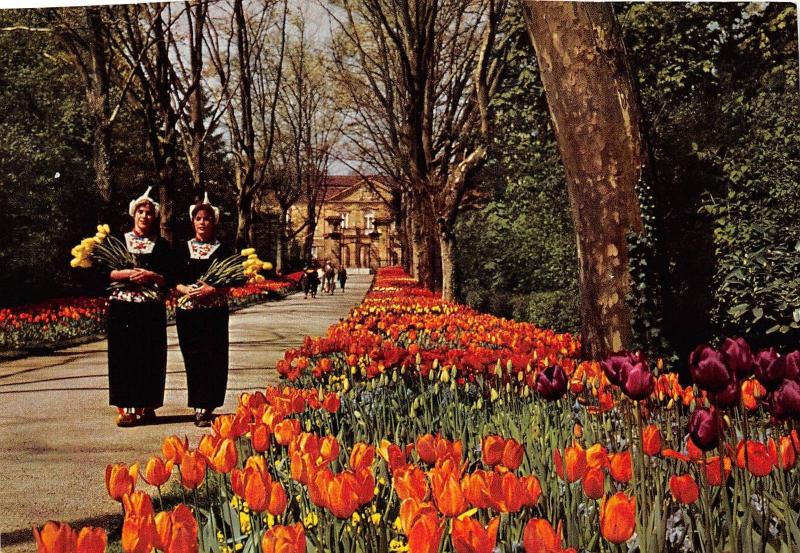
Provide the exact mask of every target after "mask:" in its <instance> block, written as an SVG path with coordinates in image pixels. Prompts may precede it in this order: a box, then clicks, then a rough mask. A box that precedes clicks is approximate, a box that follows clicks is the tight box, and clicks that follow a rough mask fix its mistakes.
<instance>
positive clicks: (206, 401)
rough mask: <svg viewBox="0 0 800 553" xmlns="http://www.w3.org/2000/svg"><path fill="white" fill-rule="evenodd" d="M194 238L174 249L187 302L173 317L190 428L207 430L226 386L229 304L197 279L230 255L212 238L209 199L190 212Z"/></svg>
mask: <svg viewBox="0 0 800 553" xmlns="http://www.w3.org/2000/svg"><path fill="white" fill-rule="evenodd" d="M189 217H190V218H191V221H192V226H193V227H194V233H195V234H194V238H192V239H191V240H188V241H187V242H186V243H184V244H180V245H179V246H178V248H177V252H176V253H177V256H176V257H177V259H178V268H177V271H178V274H177V281H178V283H179V284H178V285H177V289H178V292H180V293H181V294H183V295H184V296H186V297H187V299H186V300H185V301H180V302H178V306H177V309H176V313H175V318H176V323H177V327H178V341H179V342H180V347H181V353H182V354H183V362H184V366H185V367H186V383H187V387H188V390H189V407H193V408H194V410H195V425H197V426H209V425H210V424H211V420H212V413H213V411H214V409H215V408H217V407H219V406H221V405H222V404H223V403H224V402H225V390H226V388H227V384H228V302H227V299H226V295H225V291H224V290H223V289H221V288H215V287H214V286H211V285H209V284H208V283H206V282H202V281H201V280H199V279H200V278H201V277H202V276H203V275H204V274H205V273H206V271H207V270H208V269H209V267H210V266H211V263H212V262H213V261H214V260H220V261H221V260H223V259H225V258H226V257H227V255H228V254H229V252H227V251H226V250H225V248H223V246H222V244H220V242H219V240H217V239H216V227H217V223H218V222H219V208H217V207H215V206H213V205H211V203H210V202H209V200H208V194H206V196H205V199H204V200H203V202H202V203H198V204H196V205H193V206H192V207H190V208H189Z"/></svg>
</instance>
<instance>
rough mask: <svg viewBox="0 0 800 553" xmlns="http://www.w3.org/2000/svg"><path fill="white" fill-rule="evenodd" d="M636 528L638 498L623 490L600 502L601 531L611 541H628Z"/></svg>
mask: <svg viewBox="0 0 800 553" xmlns="http://www.w3.org/2000/svg"><path fill="white" fill-rule="evenodd" d="M635 529H636V498H634V497H628V496H627V495H625V494H624V493H622V492H619V493H616V494H614V495H612V496H611V497H606V498H604V499H603V501H602V502H601V503H600V533H601V534H602V535H603V537H604V538H605V539H607V540H608V541H610V542H611V543H624V542H626V541H628V540H629V539H630V538H631V536H632V535H633V531H634V530H635Z"/></svg>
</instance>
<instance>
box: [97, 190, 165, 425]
mask: <svg viewBox="0 0 800 553" xmlns="http://www.w3.org/2000/svg"><path fill="white" fill-rule="evenodd" d="M150 190H151V188H148V189H147V191H146V192H145V193H144V194H142V195H141V196H139V197H138V198H136V199H134V200H132V201H131V202H130V204H129V206H128V213H129V214H130V216H131V217H132V218H133V228H132V229H131V230H130V231H129V232H127V233H125V236H124V241H123V242H124V244H125V247H126V249H127V250H128V252H130V253H132V254H134V258H135V259H136V264H135V266H134V267H133V268H131V269H115V270H113V271H111V273H110V275H109V278H110V279H111V282H112V292H111V295H110V297H109V304H108V392H109V404H110V405H114V406H116V407H117V409H118V410H119V415H118V417H117V426H123V427H127V426H135V425H137V424H140V423H143V422H149V421H151V420H153V419H154V418H155V416H156V415H155V410H156V409H157V408H159V407H161V406H162V405H163V404H164V381H165V378H166V374H167V310H166V306H165V303H164V300H165V297H166V291H167V290H168V289H169V288H168V285H169V280H170V278H171V273H172V265H173V263H172V252H171V249H170V246H169V243H168V242H167V241H166V240H164V239H163V238H161V237H159V236H158V224H157V221H158V216H159V208H160V206H159V204H158V203H157V202H156V201H154V200H153V199H152V198H150Z"/></svg>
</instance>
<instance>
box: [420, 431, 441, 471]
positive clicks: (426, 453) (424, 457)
mask: <svg viewBox="0 0 800 553" xmlns="http://www.w3.org/2000/svg"><path fill="white" fill-rule="evenodd" d="M433 446H434V438H433V435H432V434H425V435H424V436H420V437H419V438H417V446H416V449H417V455H419V458H420V460H421V461H422V462H423V463H427V464H429V465H433V464H434V463H436V452H435V451H434V449H433Z"/></svg>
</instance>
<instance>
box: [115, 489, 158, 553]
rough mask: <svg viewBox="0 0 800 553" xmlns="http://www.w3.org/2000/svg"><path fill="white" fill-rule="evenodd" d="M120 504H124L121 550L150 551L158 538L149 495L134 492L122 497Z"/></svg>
mask: <svg viewBox="0 0 800 553" xmlns="http://www.w3.org/2000/svg"><path fill="white" fill-rule="evenodd" d="M122 504H123V505H124V506H125V519H124V521H123V523H122V550H123V551H124V552H125V553H150V552H151V550H152V549H153V547H155V546H156V545H158V543H159V540H160V538H159V536H158V531H157V529H156V522H155V515H154V514H153V503H152V502H151V501H150V496H149V495H147V494H146V493H144V492H134V493H132V494H130V495H126V496H125V497H123V498H122Z"/></svg>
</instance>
